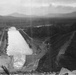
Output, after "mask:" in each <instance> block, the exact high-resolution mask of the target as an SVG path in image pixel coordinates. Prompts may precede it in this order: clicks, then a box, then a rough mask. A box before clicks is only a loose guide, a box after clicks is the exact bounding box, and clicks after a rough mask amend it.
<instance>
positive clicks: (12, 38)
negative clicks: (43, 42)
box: [7, 27, 32, 55]
mask: <svg viewBox="0 0 76 75" xmlns="http://www.w3.org/2000/svg"><path fill="white" fill-rule="evenodd" d="M7 51H8V54H9V55H13V54H14V53H15V52H20V53H22V54H26V55H30V54H32V50H31V49H30V48H29V46H28V44H27V42H26V41H25V39H24V38H23V37H22V35H21V34H20V33H19V31H18V30H16V28H15V27H11V28H10V29H9V31H8V47H7Z"/></svg>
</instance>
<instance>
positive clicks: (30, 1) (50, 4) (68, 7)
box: [0, 0, 76, 15]
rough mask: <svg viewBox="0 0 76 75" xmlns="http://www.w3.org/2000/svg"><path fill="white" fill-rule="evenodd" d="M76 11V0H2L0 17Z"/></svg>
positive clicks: (0, 2) (0, 1) (0, 0)
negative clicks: (15, 14) (17, 14)
mask: <svg viewBox="0 0 76 75" xmlns="http://www.w3.org/2000/svg"><path fill="white" fill-rule="evenodd" d="M72 11H76V0H0V15H8V14H11V13H14V12H17V13H23V14H27V15H34V14H35V15H45V14H49V13H63V12H65V13H66V12H72Z"/></svg>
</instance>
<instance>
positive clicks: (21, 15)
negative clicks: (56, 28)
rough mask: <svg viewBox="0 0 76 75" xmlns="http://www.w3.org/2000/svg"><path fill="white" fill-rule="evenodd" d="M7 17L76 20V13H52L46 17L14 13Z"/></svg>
mask: <svg viewBox="0 0 76 75" xmlns="http://www.w3.org/2000/svg"><path fill="white" fill-rule="evenodd" d="M6 17H14V18H29V17H33V18H34V17H35V18H36V17H40V18H55V17H56V18H57V17H58V18H76V12H71V13H65V14H55V13H51V14H47V15H44V16H36V15H31V16H30V15H25V14H19V13H13V14H10V15H7V16H6Z"/></svg>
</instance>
